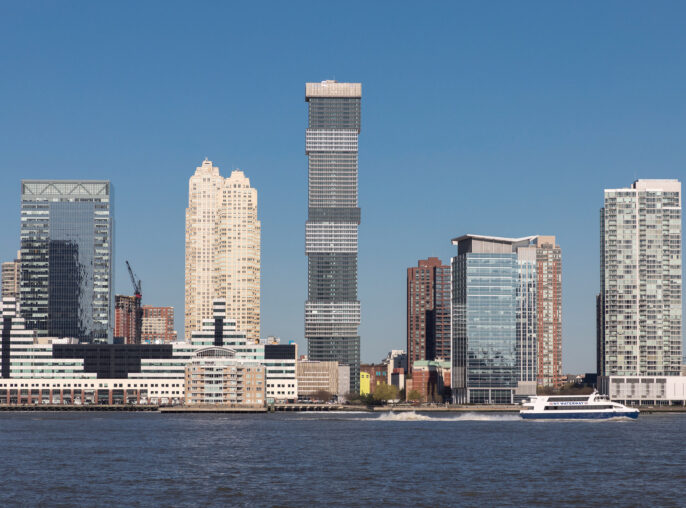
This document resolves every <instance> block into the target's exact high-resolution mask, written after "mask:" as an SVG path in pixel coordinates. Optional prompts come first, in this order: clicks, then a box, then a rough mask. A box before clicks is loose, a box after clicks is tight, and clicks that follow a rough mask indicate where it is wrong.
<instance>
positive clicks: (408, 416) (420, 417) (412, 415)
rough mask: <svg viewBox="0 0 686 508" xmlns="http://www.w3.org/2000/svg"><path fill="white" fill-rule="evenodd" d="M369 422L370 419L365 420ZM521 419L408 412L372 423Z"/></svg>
mask: <svg viewBox="0 0 686 508" xmlns="http://www.w3.org/2000/svg"><path fill="white" fill-rule="evenodd" d="M365 419H367V420H369V419H368V418H365ZM521 420H522V419H521V417H520V416H519V415H518V414H515V413H499V414H489V413H476V412H475V413H462V414H453V415H450V416H445V415H441V416H429V415H426V414H418V413H416V412H414V411H407V412H398V413H394V412H390V413H386V414H382V415H379V417H378V418H374V419H371V421H387V422H514V421H521Z"/></svg>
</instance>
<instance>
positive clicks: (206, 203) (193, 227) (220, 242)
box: [185, 160, 261, 341]
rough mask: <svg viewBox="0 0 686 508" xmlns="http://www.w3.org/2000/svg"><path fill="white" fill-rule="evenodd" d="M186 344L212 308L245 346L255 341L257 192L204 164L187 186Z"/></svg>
mask: <svg viewBox="0 0 686 508" xmlns="http://www.w3.org/2000/svg"><path fill="white" fill-rule="evenodd" d="M188 187H189V188H188V208H187V209H186V302H185V303H186V305H185V329H186V338H187V339H188V338H190V336H191V334H192V332H194V331H197V330H200V329H201V328H202V321H203V320H206V319H210V318H211V317H212V302H213V301H214V300H217V299H221V300H224V301H225V302H226V314H227V316H228V317H229V318H231V319H233V320H235V322H236V327H237V329H238V330H240V331H242V332H245V333H246V335H247V337H248V339H249V340H253V341H256V340H258V339H259V338H260V231H261V224H260V221H259V220H258V219H257V190H256V189H254V188H252V187H250V180H249V179H248V178H247V177H246V176H245V174H244V173H243V172H242V171H238V170H236V171H233V172H232V173H231V176H230V177H229V178H223V177H222V176H221V175H220V174H219V168H217V167H214V166H212V162H211V161H208V160H205V161H204V162H203V163H202V165H201V166H200V167H198V168H197V169H196V172H195V174H194V175H193V176H191V178H190V180H189V183H188Z"/></svg>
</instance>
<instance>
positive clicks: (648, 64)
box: [0, 1, 686, 372]
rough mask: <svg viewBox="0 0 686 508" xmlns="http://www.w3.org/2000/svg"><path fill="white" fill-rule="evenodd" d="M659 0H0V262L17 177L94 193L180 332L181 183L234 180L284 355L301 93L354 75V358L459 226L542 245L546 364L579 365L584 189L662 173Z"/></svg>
mask: <svg viewBox="0 0 686 508" xmlns="http://www.w3.org/2000/svg"><path fill="white" fill-rule="evenodd" d="M685 22H686V4H684V3H681V2H666V1H665V2H658V3H647V2H626V1H622V2H566V3H561V2H473V3H458V2H449V3H444V4H440V3H435V4H429V3H426V4H420V3H417V2H412V3H410V2H407V3H402V2H393V3H391V2H354V1H350V2H345V5H344V7H340V6H339V4H337V3H326V2H319V3H314V4H313V3H312V2H273V3H261V2H236V3H235V4H230V3H229V2H186V3H181V2H152V1H151V2H109V3H105V2H57V1H55V2H31V3H29V2H9V1H8V2H4V3H2V4H1V5H0V62H2V66H1V68H0V97H1V99H0V258H1V259H3V260H7V259H11V258H12V257H13V256H14V253H15V251H16V250H17V248H18V243H19V238H18V237H19V186H20V180H21V179H22V178H65V179H66V178H102V179H110V180H111V181H112V182H113V184H114V187H115V219H116V237H115V249H116V256H115V261H116V276H115V290H116V292H118V293H129V292H130V291H131V288H130V283H129V280H128V276H127V273H126V268H125V265H124V261H125V260H126V259H128V260H129V261H130V262H131V264H132V265H133V267H134V269H135V270H136V272H137V274H138V275H139V277H140V278H141V279H142V280H143V289H144V300H145V302H146V303H148V304H151V305H173V306H174V307H176V309H177V323H176V328H177V329H178V330H179V331H181V330H183V279H184V213H185V207H186V204H187V192H188V187H187V186H188V178H189V177H190V175H191V174H192V173H193V172H194V170H195V167H196V166H197V165H199V164H200V162H201V161H202V159H203V158H204V157H206V156H207V157H208V158H210V159H211V160H212V161H214V163H215V164H216V165H218V166H219V167H220V169H221V171H222V173H223V174H224V175H228V174H229V173H230V171H231V169H234V168H240V169H242V170H244V171H245V172H246V174H247V175H248V177H249V178H250V179H251V182H252V184H253V186H255V187H256V188H257V189H258V192H259V215H260V219H261V220H262V331H263V334H264V335H278V336H280V337H282V339H285V340H290V339H295V340H296V341H297V342H298V343H299V345H300V346H301V348H302V349H301V351H304V350H305V349H306V344H305V342H304V340H303V339H302V336H303V312H304V311H303V308H304V300H305V298H306V258H305V254H304V224H305V219H306V213H307V193H306V191H307V160H306V157H305V154H304V144H305V138H304V129H305V126H306V104H305V102H304V83H305V82H306V81H321V80H323V79H337V80H339V81H360V82H362V83H363V111H362V133H361V136H360V206H361V208H362V225H361V228H360V260H359V296H360V300H361V301H362V321H363V324H362V326H361V328H360V331H361V337H362V359H363V361H378V360H380V359H381V357H382V356H383V355H385V353H386V352H387V351H388V350H390V349H392V348H401V347H403V348H404V347H405V346H404V345H405V273H406V268H407V267H409V266H412V265H414V264H416V261H417V260H418V259H420V258H425V257H428V256H439V257H441V258H442V259H443V260H444V261H446V262H447V261H448V260H449V258H450V256H451V255H453V252H454V247H453V246H452V245H451V244H450V239H451V238H453V237H455V236H458V235H460V234H463V233H479V234H492V235H500V236H523V235H528V234H553V235H556V236H557V237H558V242H559V243H560V245H561V246H562V248H563V265H564V268H563V285H564V293H563V299H564V310H563V312H564V323H563V328H564V368H565V371H568V372H583V371H592V370H593V369H594V366H595V294H596V292H597V290H598V263H599V260H598V249H599V245H598V244H599V240H598V235H599V232H598V209H599V208H600V207H601V206H602V196H603V193H602V192H603V189H604V188H616V187H625V186H628V185H630V184H631V182H632V181H633V180H634V179H636V178H679V179H681V180H682V181H683V180H684V176H686V170H685V168H686V164H685V162H686V144H685V143H684V139H685V135H686V125H685V123H684V122H685V119H686V104H685V103H684V90H686V65H684V54H686V30H684V29H683V27H684V23H685Z"/></svg>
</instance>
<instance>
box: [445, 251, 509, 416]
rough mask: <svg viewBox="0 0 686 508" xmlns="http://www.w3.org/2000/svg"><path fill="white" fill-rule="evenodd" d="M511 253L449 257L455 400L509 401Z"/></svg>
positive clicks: (476, 401)
mask: <svg viewBox="0 0 686 508" xmlns="http://www.w3.org/2000/svg"><path fill="white" fill-rule="evenodd" d="M517 285H518V263H517V255H516V254H515V253H512V252H510V253H504V252H489V253H474V252H462V253H460V254H458V256H457V257H455V258H453V295H452V297H453V355H452V367H453V388H454V393H455V399H456V402H460V403H465V402H468V403H489V402H490V403H509V402H511V401H512V396H513V390H514V388H516V386H517V377H518V371H517V314H516V311H517V309H516V293H517Z"/></svg>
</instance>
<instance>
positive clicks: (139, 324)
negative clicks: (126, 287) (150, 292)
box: [126, 261, 143, 344]
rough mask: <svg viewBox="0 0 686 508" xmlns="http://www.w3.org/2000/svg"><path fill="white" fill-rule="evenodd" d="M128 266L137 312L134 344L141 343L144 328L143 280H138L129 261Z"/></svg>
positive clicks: (135, 311) (135, 310)
mask: <svg viewBox="0 0 686 508" xmlns="http://www.w3.org/2000/svg"><path fill="white" fill-rule="evenodd" d="M126 268H128V270H129V277H131V284H133V296H134V298H135V299H134V306H135V307H134V313H135V323H134V327H135V330H134V337H133V343H134V344H140V343H141V335H142V333H141V332H142V328H143V309H142V308H141V300H142V299H143V292H142V290H141V281H140V279H138V280H136V276H135V275H134V273H133V270H132V269H131V265H130V264H129V262H128V261H127V262H126Z"/></svg>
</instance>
